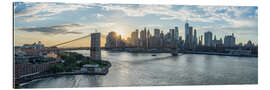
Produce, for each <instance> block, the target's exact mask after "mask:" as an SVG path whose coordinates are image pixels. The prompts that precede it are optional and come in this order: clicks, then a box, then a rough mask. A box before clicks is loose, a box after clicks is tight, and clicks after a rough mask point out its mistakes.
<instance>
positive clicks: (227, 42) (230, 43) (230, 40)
mask: <svg viewBox="0 0 270 90" xmlns="http://www.w3.org/2000/svg"><path fill="white" fill-rule="evenodd" d="M234 46H235V37H234V34H233V33H232V35H227V36H225V37H224V47H234Z"/></svg>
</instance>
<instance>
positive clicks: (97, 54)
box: [90, 33, 101, 60]
mask: <svg viewBox="0 0 270 90" xmlns="http://www.w3.org/2000/svg"><path fill="white" fill-rule="evenodd" d="M90 54H91V60H101V49H100V33H91V48H90Z"/></svg>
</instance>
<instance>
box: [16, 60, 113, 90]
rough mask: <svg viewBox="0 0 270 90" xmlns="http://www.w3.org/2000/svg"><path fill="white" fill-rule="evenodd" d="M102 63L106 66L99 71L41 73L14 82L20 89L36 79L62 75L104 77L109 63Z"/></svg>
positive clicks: (109, 65)
mask: <svg viewBox="0 0 270 90" xmlns="http://www.w3.org/2000/svg"><path fill="white" fill-rule="evenodd" d="M104 62H106V66H105V67H102V69H101V71H87V72H84V71H79V70H77V71H72V72H59V73H49V72H42V73H38V74H35V75H31V76H27V77H22V78H19V79H16V80H15V82H16V84H17V85H19V87H20V86H23V85H25V83H28V82H31V81H34V80H37V79H42V78H48V77H58V76H63V75H106V74H107V73H108V72H109V68H110V67H111V63H110V62H108V61H104Z"/></svg>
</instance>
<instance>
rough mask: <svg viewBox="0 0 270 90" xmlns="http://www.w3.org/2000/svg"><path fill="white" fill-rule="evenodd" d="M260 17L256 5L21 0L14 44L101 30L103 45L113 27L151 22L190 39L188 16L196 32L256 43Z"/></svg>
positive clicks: (123, 30) (120, 29) (127, 30)
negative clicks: (36, 0)
mask: <svg viewBox="0 0 270 90" xmlns="http://www.w3.org/2000/svg"><path fill="white" fill-rule="evenodd" d="M144 8H149V9H144ZM257 16H258V14H257V7H256V6H254V7H253V6H188V5H187V6H186V5H138V4H72V3H24V2H16V3H14V37H15V45H19V46H20V45H23V44H26V43H28V44H30V43H33V42H37V41H42V42H44V44H45V45H46V46H50V45H54V44H57V43H61V41H62V42H64V41H68V40H71V39H75V38H77V37H81V36H84V35H88V34H90V33H92V32H95V31H98V32H101V45H102V46H104V44H105V41H106V40H105V39H106V35H108V33H109V32H111V31H115V32H117V33H118V34H121V36H122V37H123V38H125V39H127V37H130V35H131V32H133V31H135V30H136V29H139V30H142V29H143V28H144V27H146V28H147V29H149V30H150V33H151V34H152V35H153V33H154V29H155V28H158V29H160V30H161V31H163V32H164V33H167V32H168V31H169V29H172V28H174V27H176V26H177V27H178V28H179V35H180V36H182V38H183V39H185V27H184V24H185V22H187V20H188V22H189V23H190V25H191V26H193V28H194V29H196V30H197V36H201V35H204V33H205V32H207V31H211V32H212V33H213V34H214V35H217V38H218V39H219V38H224V37H225V36H226V35H231V33H234V34H235V36H236V39H237V40H236V43H237V44H238V43H239V42H242V43H247V41H248V40H251V41H252V42H253V43H255V44H256V45H257V40H258V30H257V29H258V25H257V24H258V23H257V19H258V18H257ZM59 37H61V38H59ZM89 43H90V41H89V39H86V40H85V41H81V42H77V44H76V43H75V45H81V46H89Z"/></svg>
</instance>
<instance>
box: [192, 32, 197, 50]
mask: <svg viewBox="0 0 270 90" xmlns="http://www.w3.org/2000/svg"><path fill="white" fill-rule="evenodd" d="M196 47H197V30H196V29H194V37H193V48H196Z"/></svg>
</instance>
